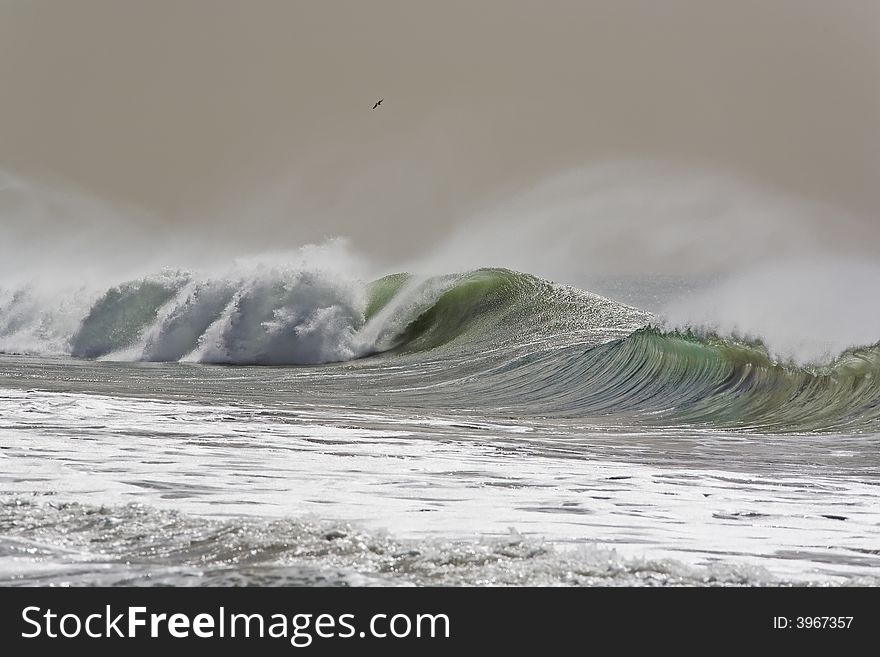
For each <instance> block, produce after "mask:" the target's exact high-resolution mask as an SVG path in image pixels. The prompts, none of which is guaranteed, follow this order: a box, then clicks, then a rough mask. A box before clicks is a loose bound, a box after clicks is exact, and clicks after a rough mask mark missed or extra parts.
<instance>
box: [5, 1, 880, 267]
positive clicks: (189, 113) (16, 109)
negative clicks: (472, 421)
mask: <svg viewBox="0 0 880 657" xmlns="http://www.w3.org/2000/svg"><path fill="white" fill-rule="evenodd" d="M0 93H2V96H0V97H2V103H0V169H3V170H4V171H6V172H8V173H9V172H11V173H14V174H16V175H19V176H24V177H26V178H29V179H36V180H54V181H67V182H70V183H72V184H75V185H77V186H80V187H82V188H83V189H85V190H88V191H89V192H90V193H92V194H94V195H95V196H97V197H99V198H103V199H108V200H110V201H112V202H119V203H121V204H125V205H128V206H132V207H137V208H142V209H144V210H145V211H146V212H147V213H148V214H149V215H152V217H153V219H144V218H143V216H142V215H140V214H138V215H131V216H128V215H125V216H123V217H121V218H120V221H131V222H149V221H155V222H158V223H160V224H162V226H164V229H165V230H167V231H183V230H189V231H191V232H192V231H195V232H200V231H201V232H203V233H204V232H210V233H213V235H214V238H216V236H217V235H218V234H219V235H221V237H222V238H223V239H226V240H228V241H231V242H235V243H238V244H240V245H242V248H262V247H264V246H272V247H279V246H285V245H286V246H293V245H295V244H298V243H301V242H304V241H309V240H315V239H320V238H321V237H323V236H329V235H347V236H350V237H351V238H352V239H353V240H354V242H355V243H357V244H358V245H360V246H362V247H363V248H365V249H366V250H368V251H370V252H374V253H380V254H395V255H397V254H399V253H400V252H401V251H405V250H406V249H408V248H409V245H410V244H412V243H419V244H426V243H432V242H434V241H436V240H438V239H440V237H441V236H443V235H445V234H447V233H448V232H449V231H450V229H451V227H452V226H454V225H457V224H458V223H460V222H461V221H463V220H464V219H465V218H466V217H469V216H471V213H472V212H473V208H474V207H479V204H480V203H481V202H484V201H485V199H486V198H487V197H490V198H504V196H505V195H506V194H512V193H516V192H517V191H518V190H521V189H523V188H524V187H528V186H530V185H532V184H535V183H536V182H538V181H540V180H542V179H544V178H546V177H548V176H553V175H555V174H559V173H564V172H566V171H569V170H571V169H572V168H578V167H584V166H590V165H593V164H601V163H603V162H606V161H608V160H610V159H617V158H642V157H647V158H653V159H657V160H672V161H676V162H679V163H683V164H684V165H686V166H693V167H696V168H700V167H706V168H707V169H709V168H711V169H713V170H719V171H727V172H730V173H732V174H735V175H738V176H741V177H743V178H745V179H747V180H750V181H754V182H755V183H757V184H759V185H761V186H764V187H766V188H767V189H770V190H775V191H778V192H779V193H781V194H790V195H794V196H796V197H803V198H805V199H808V200H810V201H819V202H821V203H826V204H828V205H830V206H832V207H835V208H840V209H841V210H842V211H847V212H852V213H855V214H856V215H858V216H860V217H861V219H860V220H859V221H861V222H862V224H863V227H864V228H865V229H866V231H867V232H864V233H859V236H858V238H857V239H858V241H859V242H860V243H861V245H862V246H864V240H865V235H868V237H869V238H877V239H880V227H878V226H877V223H878V222H877V217H878V216H880V184H878V182H880V129H878V117H880V3H878V2H876V1H875V0H838V1H835V2H829V1H824V0H822V1H815V0H736V1H732V0H731V1H729V2H722V1H720V0H708V1H707V0H662V1H661V0H643V1H639V0H616V1H611V0H608V1H607V2H591V1H589V0H579V1H575V0H572V1H564V0H531V1H523V0H443V1H440V0H433V1H431V2H426V1H420V0H400V1H397V2H395V1H389V0H371V1H370V2H364V1H358V0H350V1H341V0H324V1H320V2H319V1H317V0H315V1H308V2H307V1H305V0H301V1H294V0H277V1H275V0H249V1H247V2H245V1H244V0H241V1H239V0H150V1H135V0H77V1H76V2H62V1H60V0H27V1H25V0H20V1H19V0H0ZM380 97H384V98H385V102H384V104H383V105H382V107H381V108H380V109H379V110H376V111H375V112H373V111H371V110H370V107H371V106H372V104H373V102H374V101H375V100H376V99H378V98H380ZM804 221H807V219H805V220H804ZM810 229H811V230H813V229H815V230H819V231H820V232H821V231H823V230H824V231H826V232H827V231H829V230H831V228H829V227H828V226H827V225H826V226H824V227H819V228H816V227H815V226H813V227H812V228H810ZM854 239H855V238H854Z"/></svg>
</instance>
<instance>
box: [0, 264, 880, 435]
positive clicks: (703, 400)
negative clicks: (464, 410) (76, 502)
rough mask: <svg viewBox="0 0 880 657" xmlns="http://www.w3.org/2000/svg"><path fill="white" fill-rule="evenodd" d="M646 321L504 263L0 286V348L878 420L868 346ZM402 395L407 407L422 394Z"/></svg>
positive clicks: (466, 397)
mask: <svg viewBox="0 0 880 657" xmlns="http://www.w3.org/2000/svg"><path fill="white" fill-rule="evenodd" d="M656 324H657V320H656V319H655V318H654V317H653V316H651V315H650V314H649V313H646V312H643V311H640V310H637V309H635V308H631V307H629V306H626V305H623V304H620V303H617V302H614V301H611V300H609V299H605V298H603V297H600V296H597V295H594V294H591V293H588V292H584V291H582V290H577V289H575V288H571V287H566V286H561V285H557V284H554V283H551V282H549V281H545V280H542V279H539V278H536V277H534V276H530V275H528V274H522V273H517V272H513V271H510V270H506V269H480V270H475V271H471V272H465V273H459V274H449V275H443V276H434V277H421V276H415V275H410V274H394V275H391V276H386V277H384V278H380V279H378V280H375V281H371V282H364V281H360V280H357V279H353V278H352V279H349V278H345V277H342V276H339V275H338V274H331V273H327V272H323V271H321V270H311V269H301V268H300V269H297V268H290V269H284V268H275V269H268V270H263V271H261V272H260V273H259V274H258V275H253V274H250V275H248V276H238V277H221V278H200V277H198V276H196V275H194V274H191V273H186V272H165V273H163V274H161V275H159V276H154V277H149V278H144V279H142V280H137V281H131V282H127V283H124V284H121V285H118V286H115V287H113V288H111V289H109V290H106V291H104V292H103V293H99V294H93V295H89V294H87V293H85V292H83V293H82V294H80V295H79V296H78V297H76V298H75V299H74V298H66V299H64V300H63V301H62V302H58V301H57V300H55V301H54V302H49V301H47V299H45V298H43V297H41V296H40V293H39V292H38V291H35V290H28V289H23V290H15V291H13V292H11V293H7V294H5V296H0V350H2V351H6V352H10V351H12V352H15V351H23V352H30V353H41V354H46V353H56V354H65V355H69V356H74V357H79V358H99V359H108V360H126V361H151V362H172V361H190V362H199V363H216V364H234V365H318V364H327V363H336V362H352V361H358V363H368V364H369V365H370V366H376V365H377V363H378V365H379V366H380V367H386V368H389V365H390V363H391V360H392V359H396V360H395V361H394V362H395V363H396V364H395V368H398V369H399V368H403V369H408V370H410V371H411V372H414V373H419V372H423V371H425V369H424V368H425V367H427V363H432V364H434V365H435V366H436V364H437V363H441V364H442V365H443V367H442V368H441V369H442V372H443V373H442V375H441V376H442V377H445V379H443V380H441V381H437V380H436V377H435V383H437V385H436V386H435V387H434V388H433V389H432V394H433V395H434V397H435V399H434V401H436V402H437V403H439V404H441V405H442V404H449V405H454V404H459V405H461V404H464V405H465V407H471V406H473V405H474V403H476V402H475V401H474V399H475V398H478V399H479V404H482V405H486V406H492V407H493V408H509V407H513V406H515V407H516V409H517V411H518V412H531V413H534V414H544V415H546V414H550V415H554V416H567V417H596V416H620V415H624V416H626V417H627V418H628V419H630V420H632V419H635V420H637V421H639V422H647V423H652V424H656V423H670V424H681V423H687V424H700V423H707V424H711V425H716V426H717V425H724V426H734V427H738V428H746V429H761V430H771V431H772V430H786V431H790V430H807V431H826V430H847V431H853V430H854V431H860V430H867V429H871V428H872V427H876V426H877V424H878V422H880V346H878V345H874V346H867V347H860V348H853V349H851V350H849V351H847V352H845V353H844V354H842V355H840V356H839V357H838V358H837V359H836V360H834V361H832V362H829V363H824V364H821V365H806V366H805V365H796V364H794V363H788V362H780V361H777V360H775V359H774V358H772V357H771V355H770V354H769V352H768V350H767V349H766V347H765V346H764V345H763V344H761V343H760V342H759V341H755V340H745V339H737V338H730V337H727V338H725V337H721V336H718V335H714V334H711V333H698V332H695V331H672V332H664V331H662V330H660V329H659V328H656ZM389 369H392V368H389ZM436 370H437V368H436V367H434V371H435V372H436ZM380 384H381V382H380V383H379V384H377V385H380ZM385 385H387V386H393V385H397V386H398V387H400V385H401V384H400V382H399V381H397V382H395V381H392V380H390V379H388V380H386V381H385ZM401 394H410V395H412V396H413V397H414V399H413V401H414V403H418V401H419V399H418V395H419V394H423V393H419V391H418V390H415V389H414V390H410V391H409V392H404V393H401Z"/></svg>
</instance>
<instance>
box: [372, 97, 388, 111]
mask: <svg viewBox="0 0 880 657" xmlns="http://www.w3.org/2000/svg"><path fill="white" fill-rule="evenodd" d="M383 100H385V99H384V98H380V99H379V100H377V101H376V104H375V105H373V109H376V108H377V107H379V105H381V104H382V101H383Z"/></svg>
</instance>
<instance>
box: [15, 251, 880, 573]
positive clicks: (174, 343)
mask: <svg viewBox="0 0 880 657" xmlns="http://www.w3.org/2000/svg"><path fill="white" fill-rule="evenodd" d="M878 375H880V346H878V345H877V344H873V345H872V344H865V345H861V346H852V347H850V348H849V349H847V350H845V351H843V352H841V353H837V354H833V355H831V356H829V357H828V358H826V359H824V360H814V361H810V362H800V361H796V360H794V359H786V358H781V357H780V356H779V355H778V354H776V353H775V352H774V351H773V350H772V349H769V348H768V347H767V346H766V345H765V344H764V343H763V342H762V341H761V339H760V336H741V335H737V334H733V333H724V332H718V331H713V330H710V329H708V328H706V327H697V326H693V327H689V326H684V327H682V326H675V327H672V326H669V325H668V324H667V323H665V322H664V320H663V318H662V317H659V316H657V315H655V314H654V313H652V312H649V311H646V310H641V309H638V308H636V307H633V306H631V305H627V304H624V303H621V302H619V301H615V300H613V299H611V298H608V297H605V296H600V295H598V294H594V293H592V292H589V291H586V290H581V289H578V288H575V287H571V286H567V285H561V284H558V283H555V282H551V281H549V280H544V279H542V278H539V277H536V276H533V275H530V274H527V273H522V272H517V271H513V270H510V269H500V268H482V269H473V270H465V271H459V272H451V273H446V274H435V275H423V274H410V273H405V272H399V273H391V274H388V275H385V276H380V277H377V278H373V279H363V278H359V277H356V276H350V275H346V274H344V273H341V272H340V271H338V270H333V269H327V268H322V267H317V266H313V265H304V264H302V263H294V262H291V263H287V264H285V263H283V262H282V263H273V264H266V265H260V266H256V267H249V268H238V269H233V270H230V271H226V272H222V273H217V272H214V273H204V272H199V271H190V270H163V271H161V272H158V273H155V274H152V275H148V276H141V277H137V278H133V279H130V280H123V281H116V282H114V283H112V284H110V285H108V286H105V287H103V288H95V287H90V288H88V287H83V286H81V287H71V286H63V285H55V286H50V287H46V286H39V285H9V284H6V285H5V286H4V285H0V459H2V464H3V468H2V472H0V479H2V490H0V582H2V583H4V584H74V585H77V584H176V585H182V584H338V585H366V584H395V585H397V584H401V585H409V584H416V585H418V584H469V585H483V584H540V585H545V584H549V585H568V584H572V585H587V584H589V585H632V584H636V585H642V584H645V585H703V584H719V585H743V584H746V585H748V584H780V585H784V584H792V583H793V584H876V583H877V581H878V580H877V578H878V575H880V551H878V545H877V532H876V527H877V526H878V524H880V488H878V484H880V479H878V472H880V468H878V466H880V459H878V453H880V451H878V441H880V378H878Z"/></svg>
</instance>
